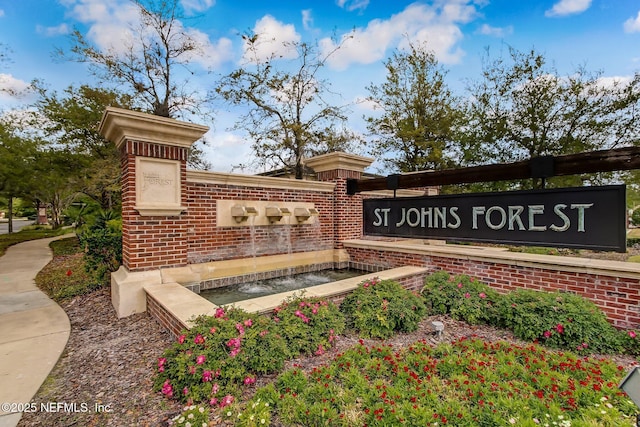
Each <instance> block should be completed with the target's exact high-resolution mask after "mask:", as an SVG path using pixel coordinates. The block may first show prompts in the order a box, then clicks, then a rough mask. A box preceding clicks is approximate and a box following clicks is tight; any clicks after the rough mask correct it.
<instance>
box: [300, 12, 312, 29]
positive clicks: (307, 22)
mask: <svg viewBox="0 0 640 427" xmlns="http://www.w3.org/2000/svg"><path fill="white" fill-rule="evenodd" d="M302 27H303V28H304V29H305V30H310V29H311V28H312V27H313V16H311V9H305V10H303V11H302Z"/></svg>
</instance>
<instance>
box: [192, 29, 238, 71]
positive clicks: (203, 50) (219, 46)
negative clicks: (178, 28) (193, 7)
mask: <svg viewBox="0 0 640 427" xmlns="http://www.w3.org/2000/svg"><path fill="white" fill-rule="evenodd" d="M185 32H186V34H188V35H189V37H191V38H192V39H193V40H194V41H195V42H196V43H197V44H198V45H199V46H200V49H199V51H198V52H197V53H195V54H194V55H192V57H191V58H189V59H190V60H191V61H193V62H195V63H197V64H200V65H202V66H203V67H204V68H217V67H219V66H220V65H221V64H223V63H224V62H226V61H229V60H230V59H231V58H232V57H233V46H232V42H231V40H230V39H228V38H226V37H222V38H220V39H218V40H217V41H216V42H212V41H211V40H209V36H208V35H207V34H205V33H203V32H202V31H199V30H195V29H185Z"/></svg>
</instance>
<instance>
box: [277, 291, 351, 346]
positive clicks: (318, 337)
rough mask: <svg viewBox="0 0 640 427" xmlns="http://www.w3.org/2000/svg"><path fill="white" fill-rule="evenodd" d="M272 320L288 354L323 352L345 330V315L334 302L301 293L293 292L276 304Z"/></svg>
mask: <svg viewBox="0 0 640 427" xmlns="http://www.w3.org/2000/svg"><path fill="white" fill-rule="evenodd" d="M273 320H274V321H275V322H276V323H277V325H278V331H279V333H280V335H282V337H283V338H284V339H285V341H286V343H287V350H288V351H287V355H288V356H290V357H297V356H298V355H300V354H315V355H319V354H322V353H324V352H325V351H326V350H327V349H329V348H331V347H332V346H333V344H334V341H335V339H336V336H337V335H339V334H341V333H342V332H343V331H344V316H343V315H342V313H340V310H338V307H337V306H336V305H335V304H334V303H333V302H331V301H328V300H325V299H322V298H314V297H304V296H303V295H294V296H292V297H290V298H288V299H286V300H285V301H284V302H283V303H282V304H281V305H280V306H278V307H276V308H275V309H274V311H273Z"/></svg>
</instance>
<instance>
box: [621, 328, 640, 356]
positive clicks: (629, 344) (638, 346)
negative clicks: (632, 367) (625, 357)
mask: <svg viewBox="0 0 640 427" xmlns="http://www.w3.org/2000/svg"><path fill="white" fill-rule="evenodd" d="M618 333H619V336H620V342H621V345H622V348H623V351H622V352H623V353H624V354H630V355H632V356H640V332H639V331H637V330H633V329H630V330H628V331H624V330H623V331H619V332H618Z"/></svg>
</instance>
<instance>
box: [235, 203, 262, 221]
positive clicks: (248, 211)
mask: <svg viewBox="0 0 640 427" xmlns="http://www.w3.org/2000/svg"><path fill="white" fill-rule="evenodd" d="M256 215H258V210H257V209H256V208H255V207H253V206H242V205H233V206H232V207H231V216H232V217H233V219H234V220H235V221H236V222H237V223H241V222H243V221H246V220H247V219H248V218H249V217H250V216H256Z"/></svg>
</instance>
